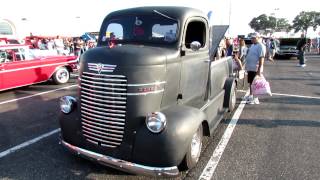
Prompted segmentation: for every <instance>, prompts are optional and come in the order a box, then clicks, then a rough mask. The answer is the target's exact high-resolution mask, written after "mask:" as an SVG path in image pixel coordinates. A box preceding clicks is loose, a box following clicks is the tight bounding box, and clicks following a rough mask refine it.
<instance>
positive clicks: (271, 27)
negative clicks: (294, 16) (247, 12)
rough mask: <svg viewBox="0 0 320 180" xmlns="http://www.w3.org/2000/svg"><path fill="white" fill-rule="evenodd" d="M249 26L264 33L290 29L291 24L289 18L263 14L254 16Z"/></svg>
mask: <svg viewBox="0 0 320 180" xmlns="http://www.w3.org/2000/svg"><path fill="white" fill-rule="evenodd" d="M249 26H250V27H251V28H252V29H254V30H255V31H259V32H262V33H264V34H266V33H269V32H275V31H290V24H289V23H288V20H286V19H284V18H279V19H278V18H276V17H274V16H267V15H266V14H261V15H260V16H258V17H255V18H253V19H252V20H251V21H250V23H249Z"/></svg>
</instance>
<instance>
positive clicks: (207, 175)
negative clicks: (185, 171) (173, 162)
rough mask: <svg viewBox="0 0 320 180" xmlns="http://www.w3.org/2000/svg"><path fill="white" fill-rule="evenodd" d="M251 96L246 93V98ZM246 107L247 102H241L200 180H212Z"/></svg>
mask: <svg viewBox="0 0 320 180" xmlns="http://www.w3.org/2000/svg"><path fill="white" fill-rule="evenodd" d="M247 95H249V91H248V92H247V93H246V96H247ZM245 105H246V101H244V100H243V101H241V102H240V105H239V106H238V108H237V110H236V112H235V113H234V114H233V116H232V119H231V121H230V123H229V125H228V127H227V129H226V131H225V132H224V134H223V136H222V138H221V140H220V141H219V144H218V146H217V147H216V149H215V150H214V152H213V153H212V156H211V158H210V160H209V161H208V163H207V165H206V167H205V168H204V169H203V171H202V173H201V175H200V177H199V180H211V179H212V176H213V173H214V172H215V170H216V168H217V165H218V163H219V161H220V158H221V156H222V154H223V152H224V149H225V148H226V146H227V144H228V142H229V139H230V138H231V135H232V133H233V130H234V128H235V127H236V125H237V122H238V119H239V117H240V115H241V113H242V111H243V108H244V106H245Z"/></svg>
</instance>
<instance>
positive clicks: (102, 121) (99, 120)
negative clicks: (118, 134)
mask: <svg viewBox="0 0 320 180" xmlns="http://www.w3.org/2000/svg"><path fill="white" fill-rule="evenodd" d="M87 119H89V120H92V121H98V122H101V123H106V124H111V125H119V126H124V125H125V123H122V122H113V121H105V120H101V119H96V118H92V117H89V116H86V115H83V114H82V120H85V121H86V122H88V123H90V124H94V125H99V126H104V127H107V128H109V125H106V124H99V123H97V122H92V121H89V120H87ZM112 128H114V127H112ZM119 129H120V127H119Z"/></svg>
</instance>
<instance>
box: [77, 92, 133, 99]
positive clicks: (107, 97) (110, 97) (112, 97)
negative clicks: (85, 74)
mask: <svg viewBox="0 0 320 180" xmlns="http://www.w3.org/2000/svg"><path fill="white" fill-rule="evenodd" d="M81 94H86V95H90V96H94V97H98V98H103V99H118V100H127V98H125V97H116V96H101V95H97V94H92V93H88V92H86V91H81Z"/></svg>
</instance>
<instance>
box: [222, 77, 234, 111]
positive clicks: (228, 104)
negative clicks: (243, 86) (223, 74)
mask: <svg viewBox="0 0 320 180" xmlns="http://www.w3.org/2000/svg"><path fill="white" fill-rule="evenodd" d="M224 89H225V94H224V102H223V107H225V108H228V110H229V111H230V112H231V111H233V109H234V108H235V107H236V102H237V94H236V83H235V81H234V79H233V78H228V79H227V80H226V82H225V85H224Z"/></svg>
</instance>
